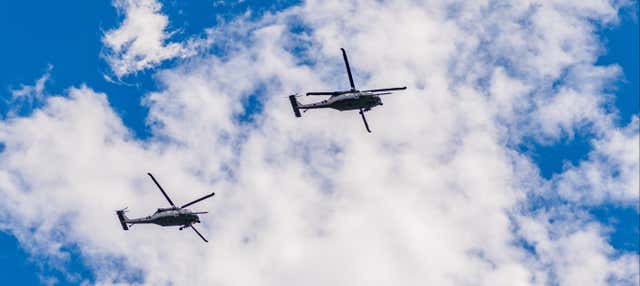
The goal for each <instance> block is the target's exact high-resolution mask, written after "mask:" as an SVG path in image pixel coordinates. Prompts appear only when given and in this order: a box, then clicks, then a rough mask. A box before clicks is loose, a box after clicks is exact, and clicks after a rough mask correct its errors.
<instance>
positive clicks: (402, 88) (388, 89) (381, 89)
mask: <svg viewBox="0 0 640 286" xmlns="http://www.w3.org/2000/svg"><path fill="white" fill-rule="evenodd" d="M405 89H407V87H406V86H403V87H390V88H379V89H367V90H361V91H362V92H379V91H392V90H405Z"/></svg>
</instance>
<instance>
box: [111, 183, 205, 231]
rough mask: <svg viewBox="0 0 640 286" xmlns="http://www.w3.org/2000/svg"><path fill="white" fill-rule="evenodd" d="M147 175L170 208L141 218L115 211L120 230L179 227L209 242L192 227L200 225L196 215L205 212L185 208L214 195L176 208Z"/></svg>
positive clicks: (122, 210)
mask: <svg viewBox="0 0 640 286" xmlns="http://www.w3.org/2000/svg"><path fill="white" fill-rule="evenodd" d="M147 175H149V177H151V180H153V182H154V183H156V186H158V188H159V189H160V191H161V192H162V194H163V195H164V197H165V198H166V199H167V201H168V202H169V204H170V205H171V207H169V208H158V210H157V211H156V212H155V213H154V214H152V215H150V216H146V217H141V218H128V217H127V216H126V214H125V212H126V211H127V208H124V209H121V210H117V211H116V214H117V215H118V220H120V225H122V229H124V230H129V227H131V226H132V225H134V224H148V223H153V224H157V225H161V226H180V228H179V230H183V229H185V228H187V227H191V229H193V231H195V232H196V234H198V236H200V238H202V240H204V242H209V241H208V240H207V239H206V238H204V236H202V234H200V232H199V231H198V230H197V229H196V228H195V227H194V226H193V224H194V223H200V218H199V217H198V215H199V214H206V213H207V212H192V211H191V210H189V209H186V207H188V206H190V205H193V204H195V203H198V202H200V201H202V200H205V199H208V198H210V197H212V196H213V195H215V193H211V194H208V195H206V196H204V197H201V198H199V199H197V200H194V201H191V202H189V203H186V204H184V205H182V206H180V207H178V206H176V205H175V204H174V203H173V201H171V199H170V198H169V196H168V195H167V193H166V192H165V191H164V189H162V186H160V184H159V183H158V181H156V178H154V177H153V175H151V173H147Z"/></svg>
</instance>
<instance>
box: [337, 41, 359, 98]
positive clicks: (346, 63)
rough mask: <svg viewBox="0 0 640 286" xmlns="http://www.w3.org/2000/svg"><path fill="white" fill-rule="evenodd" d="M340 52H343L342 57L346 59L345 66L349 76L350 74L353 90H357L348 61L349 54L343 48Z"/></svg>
mask: <svg viewBox="0 0 640 286" xmlns="http://www.w3.org/2000/svg"><path fill="white" fill-rule="evenodd" d="M340 50H342V57H343V58H344V65H345V66H346V67H347V74H349V83H350V84H351V90H355V89H356V85H355V84H353V76H352V75H351V68H350V67H349V60H347V52H345V51H344V49H343V48H340Z"/></svg>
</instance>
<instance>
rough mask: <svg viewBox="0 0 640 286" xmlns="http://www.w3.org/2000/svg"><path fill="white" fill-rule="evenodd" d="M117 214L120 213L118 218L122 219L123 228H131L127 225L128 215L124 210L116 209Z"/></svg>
mask: <svg viewBox="0 0 640 286" xmlns="http://www.w3.org/2000/svg"><path fill="white" fill-rule="evenodd" d="M116 214H117V215H118V219H119V220H120V225H122V229H124V230H129V227H128V226H127V223H126V221H127V216H126V215H125V214H124V210H119V211H116Z"/></svg>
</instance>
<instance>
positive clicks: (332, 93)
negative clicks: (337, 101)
mask: <svg viewBox="0 0 640 286" xmlns="http://www.w3.org/2000/svg"><path fill="white" fill-rule="evenodd" d="M335 94H336V92H334V91H318V92H307V95H335Z"/></svg>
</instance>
